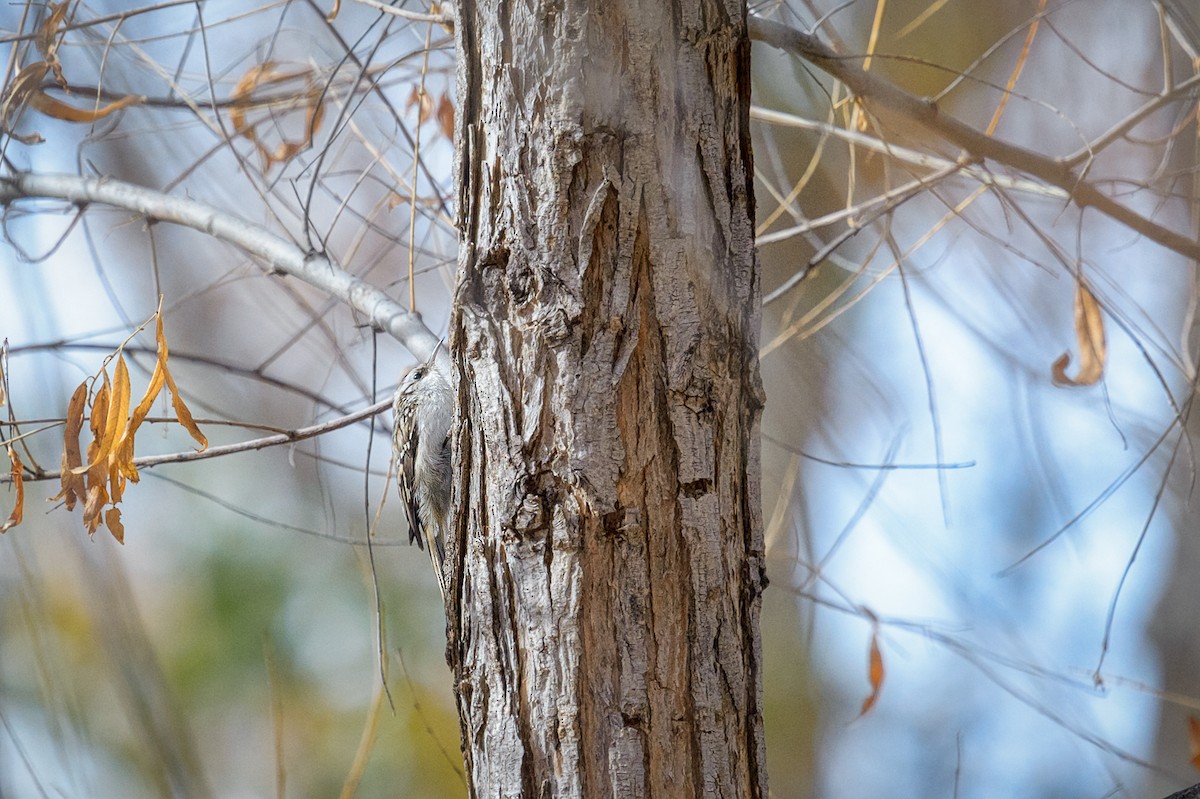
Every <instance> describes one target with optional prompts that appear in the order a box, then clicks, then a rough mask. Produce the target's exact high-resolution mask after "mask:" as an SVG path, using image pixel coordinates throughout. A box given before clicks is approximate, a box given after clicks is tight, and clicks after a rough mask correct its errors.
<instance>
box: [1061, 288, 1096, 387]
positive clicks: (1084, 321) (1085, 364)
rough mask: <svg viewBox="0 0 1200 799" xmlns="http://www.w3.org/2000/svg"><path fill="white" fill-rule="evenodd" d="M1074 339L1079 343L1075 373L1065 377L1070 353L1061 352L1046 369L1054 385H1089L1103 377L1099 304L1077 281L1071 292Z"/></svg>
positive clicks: (1069, 361)
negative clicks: (1073, 314)
mask: <svg viewBox="0 0 1200 799" xmlns="http://www.w3.org/2000/svg"><path fill="white" fill-rule="evenodd" d="M1075 338H1076V340H1077V341H1078V342H1079V373H1078V374H1077V375H1075V377H1069V376H1068V375H1067V366H1068V365H1069V364H1070V363H1071V355H1070V353H1066V352H1064V353H1063V354H1062V355H1060V356H1059V357H1058V358H1057V359H1056V360H1055V361H1054V363H1053V364H1052V365H1051V367H1050V373H1051V376H1052V377H1053V379H1054V383H1055V385H1059V386H1091V385H1095V384H1096V383H1097V382H1099V380H1100V378H1101V377H1103V376H1104V364H1105V361H1106V359H1107V357H1108V346H1107V344H1106V343H1105V340H1104V317H1103V316H1102V315H1101V314H1100V303H1098V302H1096V297H1095V295H1094V294H1092V292H1091V291H1090V290H1089V289H1088V287H1087V286H1085V285H1084V284H1083V281H1082V280H1081V281H1080V282H1079V284H1078V286H1077V287H1076V289H1075Z"/></svg>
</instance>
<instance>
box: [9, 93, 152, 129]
mask: <svg viewBox="0 0 1200 799" xmlns="http://www.w3.org/2000/svg"><path fill="white" fill-rule="evenodd" d="M144 99H145V98H143V97H134V96H133V95H129V96H127V97H122V98H121V99H120V100H113V101H112V102H111V103H109V104H108V105H102V106H99V107H97V108H76V107H75V106H73V105H67V104H66V103H64V102H62V101H61V100H56V99H54V98H53V97H51V96H50V95H48V94H46V93H45V92H43V91H38V92H35V93H34V94H33V96H32V97H30V98H29V105H30V106H32V107H33V108H36V109H37V110H39V111H41V112H42V113H43V114H45V115H46V116H49V117H53V118H55V119H61V120H63V121H65V122H95V121H96V120H97V119H104V117H106V116H108V115H109V114H111V113H113V112H114V111H120V110H121V109H122V108H127V107H129V106H131V105H138V104H139V103H141V102H142V101H143V100H144Z"/></svg>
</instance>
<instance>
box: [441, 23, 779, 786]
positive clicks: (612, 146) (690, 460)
mask: <svg viewBox="0 0 1200 799" xmlns="http://www.w3.org/2000/svg"><path fill="white" fill-rule="evenodd" d="M745 15H746V9H745V3H744V0H724V2H721V1H720V0H708V1H707V2H697V1H696V0H669V1H668V0H661V1H656V2H653V3H651V2H638V0H606V2H603V3H599V2H595V3H588V2H584V0H558V1H557V2H555V1H554V0H528V2H522V3H514V2H508V1H507V0H493V2H489V3H483V4H476V3H475V2H472V1H471V0H463V2H461V3H460V8H459V11H458V14H457V17H456V34H457V36H458V46H459V53H460V57H459V64H460V66H459V74H458V87H459V88H458V91H459V115H458V120H457V124H458V126H459V127H458V131H457V140H458V163H457V169H458V179H459V182H458V185H459V186H460V196H459V209H460V222H459V224H460V229H461V235H462V242H463V244H462V248H461V254H460V282H459V285H458V289H457V293H456V308H455V314H454V318H453V320H452V326H451V351H452V354H453V360H454V364H455V366H454V369H455V380H456V382H457V385H458V386H459V408H458V419H459V421H458V423H457V425H456V427H455V433H454V443H455V449H456V455H455V457H456V463H457V464H458V466H459V469H458V470H457V475H458V482H457V484H456V485H455V502H454V507H455V514H454V520H453V523H452V528H453V529H452V535H451V536H450V538H451V540H450V541H449V542H448V543H449V552H448V558H449V561H450V569H451V572H452V573H451V586H452V590H451V596H450V597H449V600H448V601H449V606H448V613H449V616H448V619H449V620H448V633H449V635H448V647H447V656H448V659H449V661H450V664H451V667H452V669H453V670H454V673H455V675H456V677H457V681H458V682H457V691H458V702H459V712H460V719H461V724H462V737H463V751H464V755H465V758H466V762H467V768H468V773H469V781H470V784H471V795H472V796H489V797H491V796H495V797H509V796H538V797H542V796H545V797H583V796H589V797H590V796H614V797H639V796H671V797H676V796H705V797H761V796H765V795H766V774H765V753H764V745H763V731H762V716H761V704H762V696H761V692H762V676H761V652H760V647H759V630H758V616H759V607H760V595H761V592H762V589H763V587H764V586H765V583H766V579H765V575H764V562H763V541H762V520H761V518H760V517H761V509H760V503H759V451H758V447H759V444H758V420H759V412H760V409H761V407H762V401H763V396H762V389H761V385H760V380H759V375H758V367H757V354H756V353H757V346H758V336H759V300H760V298H759V285H758V270H757V264H756V260H755V254H754V227H753V216H754V208H753V202H754V201H753V185H752V179H753V169H752V165H751V153H750V135H749V115H748V110H749V96H750V87H749V43H748V41H747V38H746V16H745Z"/></svg>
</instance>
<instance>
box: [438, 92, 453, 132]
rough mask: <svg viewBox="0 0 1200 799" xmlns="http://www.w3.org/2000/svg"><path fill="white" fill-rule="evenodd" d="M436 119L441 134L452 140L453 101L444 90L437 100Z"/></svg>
mask: <svg viewBox="0 0 1200 799" xmlns="http://www.w3.org/2000/svg"><path fill="white" fill-rule="evenodd" d="M437 121H438V128H439V129H440V130H441V131H442V135H443V136H445V137H446V138H447V139H449V140H450V141H454V103H452V102H451V101H450V97H449V96H448V95H447V94H446V93H445V92H442V99H441V100H439V101H438V107H437Z"/></svg>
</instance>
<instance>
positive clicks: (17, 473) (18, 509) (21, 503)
mask: <svg viewBox="0 0 1200 799" xmlns="http://www.w3.org/2000/svg"><path fill="white" fill-rule="evenodd" d="M8 461H9V463H10V464H12V467H11V470H10V471H9V474H10V475H11V477H12V483H13V485H14V486H16V489H17V501H16V504H15V505H13V509H12V513H10V514H8V518H7V519H5V520H4V523H3V524H0V533H3V532H7V531H8V530H11V529H12V528H14V527H16V526H17V525H18V524H20V523H21V517H22V516H23V515H24V513H25V478H24V477H23V476H22V475H23V474H24V472H25V466H24V464H22V463H21V459H20V458H19V457H17V451H16V450H15V449H13V447H12V444H9V445H8Z"/></svg>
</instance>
